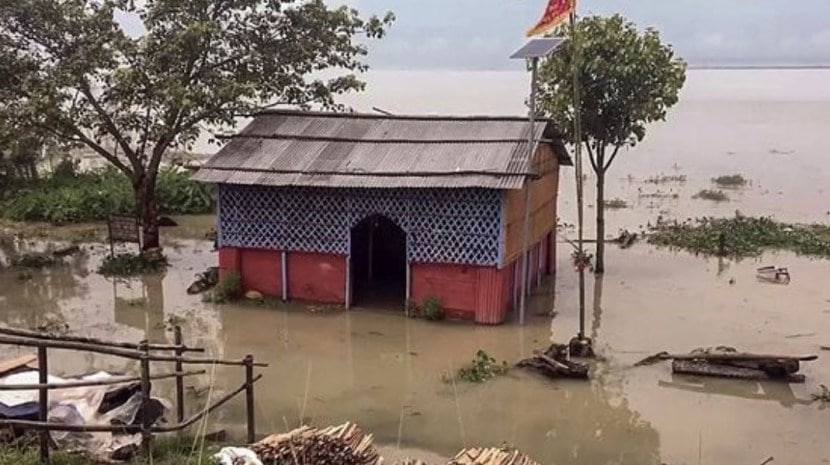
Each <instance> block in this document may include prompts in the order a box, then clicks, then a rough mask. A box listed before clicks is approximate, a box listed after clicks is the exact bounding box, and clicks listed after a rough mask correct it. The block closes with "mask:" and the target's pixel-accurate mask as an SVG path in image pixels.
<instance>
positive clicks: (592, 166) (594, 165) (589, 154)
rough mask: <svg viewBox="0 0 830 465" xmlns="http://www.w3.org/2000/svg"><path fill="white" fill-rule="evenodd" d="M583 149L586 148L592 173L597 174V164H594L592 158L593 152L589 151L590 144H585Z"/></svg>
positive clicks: (594, 160)
mask: <svg viewBox="0 0 830 465" xmlns="http://www.w3.org/2000/svg"><path fill="white" fill-rule="evenodd" d="M585 147H587V148H588V160H590V161H591V168H593V169H594V173H596V172H597V162H596V159H595V158H594V151H593V150H591V143H590V142H585Z"/></svg>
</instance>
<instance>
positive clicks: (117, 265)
mask: <svg viewBox="0 0 830 465" xmlns="http://www.w3.org/2000/svg"><path fill="white" fill-rule="evenodd" d="M167 265H168V263H167V259H165V258H163V257H162V258H161V259H157V258H150V257H148V256H147V255H143V254H139V255H135V254H130V253H123V254H118V255H115V256H107V257H105V258H104V261H103V263H101V267H100V268H98V272H99V273H101V274H102V275H104V276H137V275H142V274H148V273H156V272H159V271H163V270H165V269H166V268H167Z"/></svg>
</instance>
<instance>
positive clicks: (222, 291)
mask: <svg viewBox="0 0 830 465" xmlns="http://www.w3.org/2000/svg"><path fill="white" fill-rule="evenodd" d="M241 297H242V276H241V275H240V274H239V273H237V272H236V271H229V272H227V273H225V274H224V275H222V277H221V278H220V279H219V283H218V284H216V287H214V288H213V291H212V292H209V293H207V294H205V297H204V301H205V302H211V303H215V304H224V303H228V302H233V301H234V300H239V299H240V298H241Z"/></svg>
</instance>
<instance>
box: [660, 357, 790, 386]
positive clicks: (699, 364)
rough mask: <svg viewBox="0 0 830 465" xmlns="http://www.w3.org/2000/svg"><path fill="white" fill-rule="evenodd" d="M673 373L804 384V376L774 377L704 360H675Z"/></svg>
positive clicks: (757, 371) (758, 371)
mask: <svg viewBox="0 0 830 465" xmlns="http://www.w3.org/2000/svg"><path fill="white" fill-rule="evenodd" d="M672 371H673V372H675V373H681V374H687V375H698V376H714V377H718V378H731V379H745V380H761V381H784V382H789V383H803V382H804V375H797V374H791V375H788V376H785V377H772V376H770V375H769V374H767V373H766V372H764V371H762V370H756V369H754V368H744V367H736V366H727V365H719V364H717V363H708V362H705V361H702V360H675V361H674V362H672Z"/></svg>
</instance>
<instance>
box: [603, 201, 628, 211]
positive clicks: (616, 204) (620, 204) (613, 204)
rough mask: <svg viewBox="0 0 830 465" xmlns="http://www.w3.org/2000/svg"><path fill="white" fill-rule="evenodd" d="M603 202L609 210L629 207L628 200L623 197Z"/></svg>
mask: <svg viewBox="0 0 830 465" xmlns="http://www.w3.org/2000/svg"><path fill="white" fill-rule="evenodd" d="M602 204H603V206H605V208H606V209H609V210H621V209H623V208H628V202H626V201H625V200H623V199H611V200H606V201H605V202H603V203H602Z"/></svg>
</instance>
